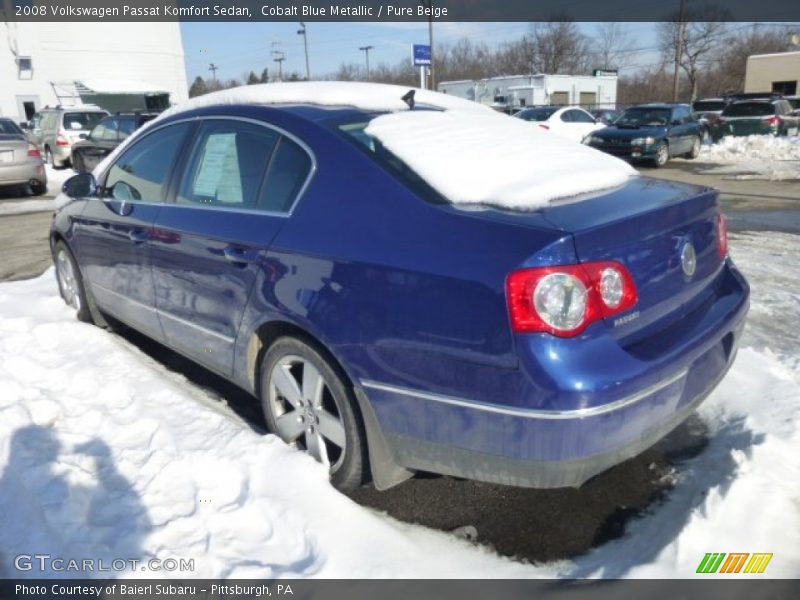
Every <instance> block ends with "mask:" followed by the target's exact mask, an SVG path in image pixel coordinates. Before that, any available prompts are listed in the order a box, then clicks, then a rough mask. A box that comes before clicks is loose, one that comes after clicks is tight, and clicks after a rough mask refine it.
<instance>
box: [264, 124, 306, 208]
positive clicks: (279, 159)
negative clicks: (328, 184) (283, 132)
mask: <svg viewBox="0 0 800 600" xmlns="http://www.w3.org/2000/svg"><path fill="white" fill-rule="evenodd" d="M311 168H312V162H311V157H310V156H309V155H308V152H306V151H305V150H304V149H303V148H301V147H300V146H299V145H298V144H297V143H295V142H294V141H292V140H290V139H289V138H287V137H285V136H283V137H281V140H280V142H279V144H278V148H277V150H276V151H275V154H274V156H273V157H272V162H271V163H270V165H269V171H268V172H267V178H266V180H265V182H264V186H263V188H262V190H261V196H260V198H259V201H258V208H259V209H262V210H266V211H269V212H280V213H286V212H289V211H290V210H291V209H292V206H293V205H294V203H295V200H297V196H298V194H299V193H300V192H301V191H302V190H303V186H304V185H305V183H306V181H307V180H308V176H309V173H310V172H311Z"/></svg>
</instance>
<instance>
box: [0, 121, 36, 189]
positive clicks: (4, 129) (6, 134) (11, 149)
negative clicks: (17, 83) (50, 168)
mask: <svg viewBox="0 0 800 600" xmlns="http://www.w3.org/2000/svg"><path fill="white" fill-rule="evenodd" d="M0 187H2V188H9V187H18V188H26V189H27V190H28V191H29V192H30V193H31V194H33V195H35V196H40V195H41V194H44V193H45V192H46V191H47V174H46V173H45V170H44V163H43V162H42V155H41V153H40V152H39V149H38V148H37V147H36V145H35V144H33V143H31V142H30V141H28V139H27V138H26V137H25V132H23V131H22V129H21V128H20V127H19V126H18V125H17V124H16V123H14V121H12V120H11V119H6V118H2V117H0Z"/></svg>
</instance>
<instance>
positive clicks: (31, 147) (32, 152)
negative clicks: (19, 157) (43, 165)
mask: <svg viewBox="0 0 800 600" xmlns="http://www.w3.org/2000/svg"><path fill="white" fill-rule="evenodd" d="M28 156H30V157H32V158H42V153H41V152H39V148H38V147H37V146H36V144H28Z"/></svg>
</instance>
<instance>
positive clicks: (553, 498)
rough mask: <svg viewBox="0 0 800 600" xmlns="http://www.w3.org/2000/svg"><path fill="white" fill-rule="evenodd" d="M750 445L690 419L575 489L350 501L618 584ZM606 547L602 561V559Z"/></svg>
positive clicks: (229, 390) (253, 407) (446, 481)
mask: <svg viewBox="0 0 800 600" xmlns="http://www.w3.org/2000/svg"><path fill="white" fill-rule="evenodd" d="M118 333H119V334H120V335H122V336H123V337H124V338H125V339H127V340H128V341H129V342H131V343H133V344H134V345H136V346H137V347H138V348H139V349H140V350H142V351H143V352H144V353H145V354H147V355H149V356H150V357H152V358H153V359H155V360H157V361H158V362H160V363H161V364H163V365H165V366H167V367H168V368H170V369H171V370H173V371H175V372H177V373H180V374H181V375H183V376H185V377H186V378H187V379H188V380H189V381H191V382H192V383H194V384H196V385H198V386H200V387H203V388H204V389H206V390H207V391H208V392H209V393H211V395H213V396H216V397H218V398H219V400H220V402H225V403H226V404H227V405H228V406H229V407H230V408H231V409H232V410H233V411H234V412H235V413H237V415H238V416H239V417H240V418H242V420H243V421H245V422H246V423H247V424H248V425H249V426H250V427H251V428H252V429H253V430H254V431H257V432H264V431H265V430H266V427H265V423H264V417H263V414H262V412H261V408H260V406H259V404H258V401H257V400H255V399H254V398H253V397H252V396H251V395H249V394H248V393H246V392H245V391H243V390H241V389H239V388H238V387H236V386H234V385H233V384H231V383H229V382H227V381H226V380H224V379H222V378H221V377H218V376H217V375H215V374H213V373H211V372H210V371H208V370H206V369H204V368H203V367H200V366H199V365H197V364H196V363H194V362H192V361H191V360H189V359H186V358H184V357H183V356H181V355H179V354H176V353H174V352H172V351H171V350H169V349H168V348H166V347H165V346H162V345H161V344H158V343H157V342H154V341H152V340H150V339H149V338H147V337H145V336H143V335H141V334H139V333H137V332H135V331H133V330H130V329H127V328H124V327H122V328H120V329H119V330H118ZM758 441H759V440H757V439H755V438H754V436H753V434H752V432H750V431H749V430H747V429H745V427H744V422H743V421H731V422H729V423H727V424H725V425H723V426H720V427H718V428H717V431H716V432H715V433H714V435H713V437H712V436H710V434H709V429H708V427H707V425H706V424H705V423H704V422H703V420H702V419H701V418H700V417H699V416H697V415H696V414H695V415H693V416H691V417H690V418H689V419H687V420H686V421H685V422H684V423H683V424H682V425H680V426H679V427H678V428H676V429H675V430H674V431H673V432H672V433H670V434H669V435H668V436H667V437H665V438H664V439H663V440H661V441H660V442H659V443H658V444H656V445H655V446H653V447H652V448H650V449H649V450H647V451H645V452H644V453H642V454H640V455H639V456H637V457H635V458H632V459H630V460H628V461H626V462H624V463H622V464H620V465H617V466H616V467H614V468H612V469H610V470H608V471H606V472H605V473H601V474H600V475H598V476H596V477H594V478H593V479H591V480H590V481H588V482H586V483H585V484H584V485H583V486H581V487H580V488H579V489H574V488H561V489H553V490H533V489H524V488H515V487H509V486H503V485H495V484H488V483H482V482H477V481H469V480H463V479H458V478H454V477H446V476H439V475H434V474H428V473H419V474H417V476H416V477H414V478H413V479H411V480H409V481H406V482H404V483H402V484H400V485H398V486H396V487H394V488H392V489H390V490H387V491H383V492H378V491H377V490H375V489H374V488H373V487H372V486H371V485H367V486H363V487H362V488H360V489H358V490H356V491H355V492H353V493H352V494H350V498H351V499H353V500H354V501H355V502H357V503H359V504H361V505H362V506H365V507H369V508H371V509H374V510H377V511H380V512H384V513H386V514H388V515H390V516H391V517H393V518H395V519H398V520H400V521H404V522H408V523H414V524H418V525H423V526H426V527H430V528H432V529H437V530H441V531H447V532H450V531H455V530H461V531H464V530H463V529H461V528H465V527H467V526H472V527H474V528H475V530H477V540H476V542H477V543H478V544H481V545H484V546H487V547H490V548H492V549H493V550H495V551H496V552H498V553H499V554H501V555H504V556H509V557H513V558H516V559H518V560H524V561H530V562H546V561H554V560H563V559H575V565H574V568H573V570H572V571H570V572H569V573H568V576H569V577H575V578H581V577H586V576H589V575H591V574H592V573H595V572H597V571H598V570H602V571H603V575H604V576H605V577H619V576H623V575H624V574H625V573H626V572H627V571H628V570H629V569H631V568H632V567H635V566H637V565H640V564H646V563H648V562H650V561H652V560H653V559H654V557H656V556H657V555H658V554H659V552H660V551H661V550H662V549H663V548H664V547H665V546H666V545H667V544H669V543H670V542H671V541H672V540H674V538H675V536H676V535H677V534H678V532H680V531H681V529H682V528H683V527H684V525H685V524H686V522H687V520H688V519H689V517H690V516H691V514H692V513H693V512H694V511H695V510H696V509H697V508H698V507H699V506H701V505H702V503H703V502H704V499H705V494H706V491H707V490H708V489H711V488H714V487H719V488H720V490H721V493H724V490H725V489H726V487H727V485H729V484H730V482H731V481H732V479H733V476H734V474H735V470H736V464H735V462H734V461H733V460H732V459H731V457H730V454H731V450H735V449H739V450H746V449H747V448H749V447H750V446H752V445H753V444H755V443H758ZM645 517H647V518H645ZM632 529H633V530H635V531H636V533H635V534H631V530H632ZM643 532H645V533H644V535H643ZM616 544H619V545H620V546H619V548H618V549H617V550H614V559H613V561H611V560H609V554H608V553H607V552H605V550H606V549H610V548H611V547H612V546H613V545H616ZM595 549H597V550H598V551H594V552H593V550H595Z"/></svg>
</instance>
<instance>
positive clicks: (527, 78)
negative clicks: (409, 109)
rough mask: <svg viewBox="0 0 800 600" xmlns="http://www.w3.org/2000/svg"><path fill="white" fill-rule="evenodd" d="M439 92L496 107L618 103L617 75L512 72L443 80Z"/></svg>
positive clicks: (608, 106) (606, 105) (605, 73)
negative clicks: (500, 74) (476, 77)
mask: <svg viewBox="0 0 800 600" xmlns="http://www.w3.org/2000/svg"><path fill="white" fill-rule="evenodd" d="M438 89H439V91H440V92H444V93H446V94H452V95H454V96H458V97H460V98H466V99H467V100H472V101H474V102H480V103H481V104H486V105H489V106H495V107H497V108H519V107H523V106H531V105H542V104H544V105H576V106H583V107H584V108H589V109H591V108H614V107H615V106H616V104H617V74H616V73H614V72H613V71H596V75H545V74H539V75H512V76H507V77H492V78H490V79H479V80H462V81H443V82H441V83H440V84H439V87H438Z"/></svg>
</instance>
